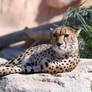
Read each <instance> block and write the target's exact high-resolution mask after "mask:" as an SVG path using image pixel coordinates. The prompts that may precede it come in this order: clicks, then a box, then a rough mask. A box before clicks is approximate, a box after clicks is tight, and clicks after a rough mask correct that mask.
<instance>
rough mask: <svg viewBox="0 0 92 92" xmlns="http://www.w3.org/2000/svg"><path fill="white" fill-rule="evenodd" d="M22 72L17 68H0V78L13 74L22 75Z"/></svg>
mask: <svg viewBox="0 0 92 92" xmlns="http://www.w3.org/2000/svg"><path fill="white" fill-rule="evenodd" d="M23 72H24V70H23V69H22V68H21V67H19V66H8V67H7V66H0V77H2V76H5V75H8V74H14V73H23Z"/></svg>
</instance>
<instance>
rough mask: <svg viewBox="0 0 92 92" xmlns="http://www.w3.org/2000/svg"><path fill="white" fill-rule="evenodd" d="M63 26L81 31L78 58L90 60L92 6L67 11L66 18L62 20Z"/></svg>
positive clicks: (91, 48) (91, 50)
mask: <svg viewBox="0 0 92 92" xmlns="http://www.w3.org/2000/svg"><path fill="white" fill-rule="evenodd" d="M63 25H66V26H70V27H72V28H74V29H79V28H81V29H82V31H81V33H80V37H79V44H80V56H81V58H92V6H91V7H90V8H80V7H78V8H74V9H72V10H69V13H68V18H67V19H64V20H63Z"/></svg>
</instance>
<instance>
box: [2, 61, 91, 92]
mask: <svg viewBox="0 0 92 92" xmlns="http://www.w3.org/2000/svg"><path fill="white" fill-rule="evenodd" d="M85 62H86V63H85ZM91 62H92V59H91V60H87V59H85V60H84V59H81V62H80V64H79V65H78V67H77V68H76V69H75V70H74V71H72V72H69V73H58V74H56V75H51V74H48V73H38V74H29V75H27V74H11V75H7V76H5V77H2V78H1V79H0V92H92V73H88V72H87V69H88V67H89V63H91ZM85 64H86V65H85ZM90 66H91V69H92V63H91V64H90Z"/></svg>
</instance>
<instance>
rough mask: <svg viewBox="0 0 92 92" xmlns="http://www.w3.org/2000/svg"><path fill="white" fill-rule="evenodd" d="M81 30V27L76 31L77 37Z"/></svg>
mask: <svg viewBox="0 0 92 92" xmlns="http://www.w3.org/2000/svg"><path fill="white" fill-rule="evenodd" d="M80 32H81V28H80V29H78V30H77V31H76V35H77V37H78V36H79V34H80Z"/></svg>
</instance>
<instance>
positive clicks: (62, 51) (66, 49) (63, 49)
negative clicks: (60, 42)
mask: <svg viewBox="0 0 92 92" xmlns="http://www.w3.org/2000/svg"><path fill="white" fill-rule="evenodd" d="M53 49H54V50H55V51H56V53H58V54H60V55H65V54H67V53H71V52H72V51H73V46H65V47H64V46H54V47H53Z"/></svg>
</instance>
